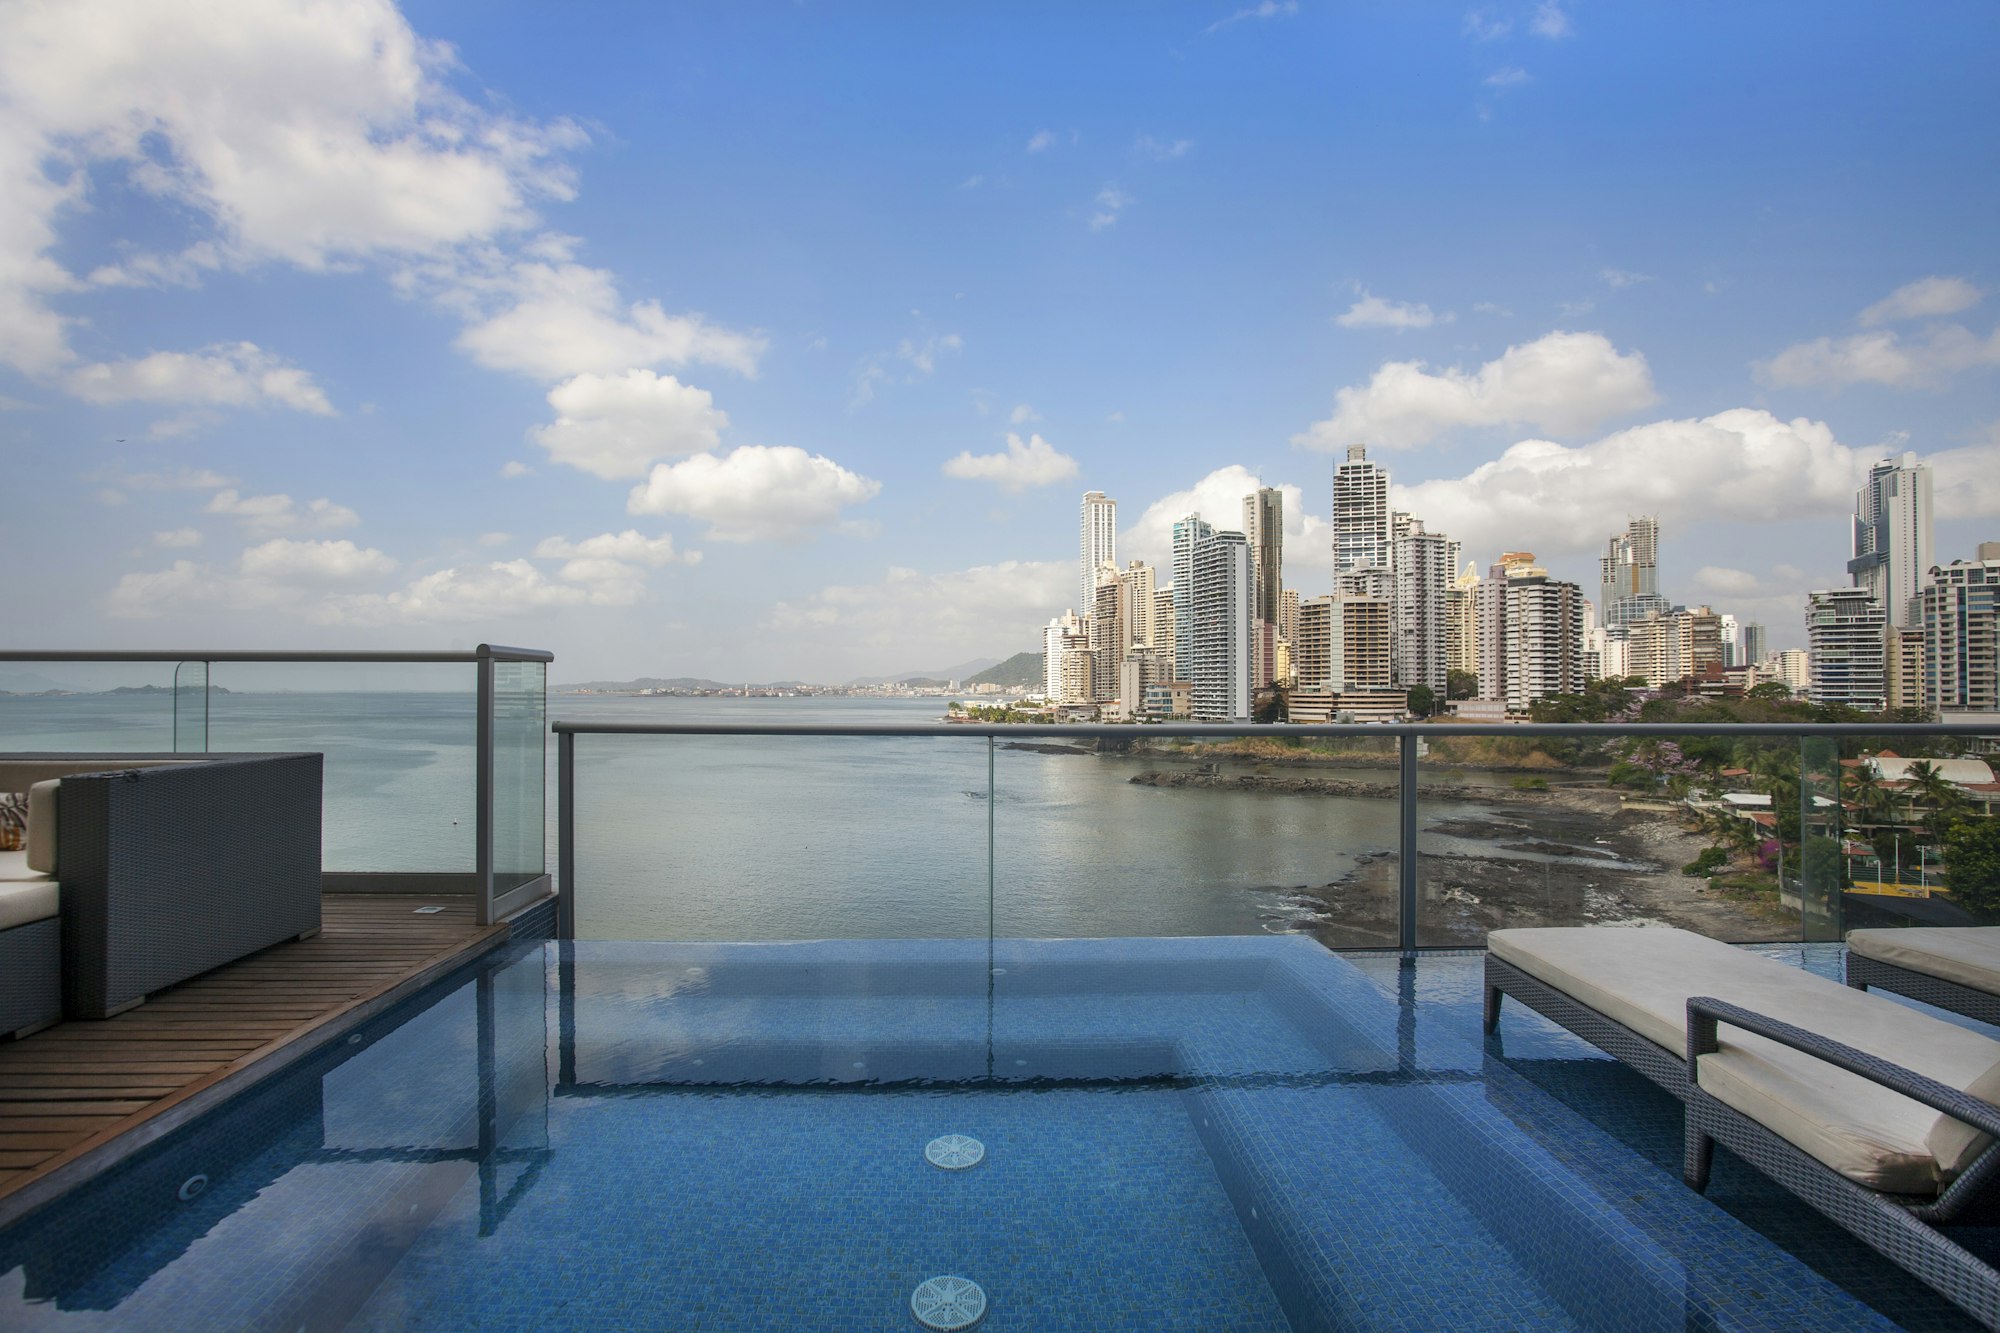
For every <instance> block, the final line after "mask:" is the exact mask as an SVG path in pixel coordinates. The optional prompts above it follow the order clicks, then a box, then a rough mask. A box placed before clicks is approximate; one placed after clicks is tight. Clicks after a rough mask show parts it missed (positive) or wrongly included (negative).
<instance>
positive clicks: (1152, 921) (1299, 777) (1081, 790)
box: [995, 727, 1398, 949]
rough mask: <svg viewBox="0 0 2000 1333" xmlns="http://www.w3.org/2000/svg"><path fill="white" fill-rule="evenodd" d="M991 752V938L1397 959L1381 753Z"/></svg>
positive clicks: (1202, 742) (1041, 739)
mask: <svg viewBox="0 0 2000 1333" xmlns="http://www.w3.org/2000/svg"><path fill="white" fill-rule="evenodd" d="M1131 732H1132V735H1131V737H1130V738H1129V739H1127V738H1126V737H1124V736H1122V735H1121V736H1119V737H1116V738H1113V739H1106V740H1072V739H1069V738H1066V737H1064V736H1062V735H1061V734H1056V735H1037V736H1024V737H1022V738H1021V739H1019V740H1011V739H1007V738H1005V737H1002V738H1000V739H999V740H997V741H996V746H997V768H998V781H997V783H996V791H997V793H998V797H997V805H996V809H995V818H996V826H997V834H998V838H997V842H998V849H997V857H996V898H997V906H996V926H995V929H996V933H997V934H999V935H1000V936H1001V937H1003V938H1077V937H1094V938H1104V937H1117V936H1219V935H1265V934H1272V933H1286V932H1298V933H1303V934H1307V935H1310V936H1312V937H1313V938H1315V939H1317V940H1319V941H1321V942H1322V943H1324V944H1326V945H1327V946H1328V947H1331V948H1338V949H1352V948H1393V947H1395V945H1396V942H1397V903H1398V897H1397V882H1396V869H1397V803H1396V796H1397V787H1398V774H1397V749H1396V743H1395V740H1394V738H1377V737H1346V736H1343V737H1327V738H1325V739H1323V740H1322V739H1318V738H1304V739H1302V738H1295V737H1285V738H1274V737H1235V738H1218V739H1213V740H1211V739H1205V738H1202V739H1183V738H1169V737H1155V736H1152V735H1149V734H1148V729H1147V728H1144V727H1133V728H1131Z"/></svg>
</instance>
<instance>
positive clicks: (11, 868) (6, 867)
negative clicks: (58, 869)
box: [0, 852, 48, 884]
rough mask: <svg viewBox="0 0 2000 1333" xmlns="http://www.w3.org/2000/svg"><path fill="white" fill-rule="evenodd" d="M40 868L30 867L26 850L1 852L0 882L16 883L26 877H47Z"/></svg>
mask: <svg viewBox="0 0 2000 1333" xmlns="http://www.w3.org/2000/svg"><path fill="white" fill-rule="evenodd" d="M47 878H48V876H47V875H44V874H43V873H42V872H41V871H39V870H30V869H29V868H28V854H27V853H26V852H0V884H14V883H18V882H19V881H21V880H24V879H37V880H39V879H47Z"/></svg>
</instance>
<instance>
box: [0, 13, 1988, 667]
mask: <svg viewBox="0 0 2000 1333" xmlns="http://www.w3.org/2000/svg"><path fill="white" fill-rule="evenodd" d="M203 8H204V9H206V10H208V11H210V14H209V17H210V21H209V22H207V23H201V24H187V23H184V22H180V21H179V20H177V19H175V18H174V17H173V16H171V15H169V14H167V13H166V12H165V11H164V7H161V6H157V5H153V4H147V3H136V2H127V3H114V2H112V0H82V2H80V3H73V4H62V5H41V4H19V3H13V4H0V175H5V176H6V177H7V182H6V184H4V185H0V456H4V475H5V476H6V477H7V478H8V481H9V488H8V489H9V496H8V501H7V504H6V510H5V512H6V513H7V522H6V525H5V528H4V536H0V556H4V558H5V560H6V561H7V563H8V565H9V566H10V567H12V568H14V569H15V570H17V571H18V570H21V569H24V568H25V569H29V570H31V571H32V574H31V576H29V577H25V578H22V577H17V578H14V579H11V580H10V584H11V586H12V591H11V593H10V601H11V608H10V614H9V615H8V617H7V624H8V626H9V628H10V631H11V632H10V633H9V634H8V635H6V638H7V639H8V640H9V641H10V642H15V643H18V644H22V645H35V646H43V645H77V646H99V647H102V646H169V645H174V646H177V645H183V644H197V643H198V644H215V645H223V646H273V647H293V646H320V645H336V644H337V645H368V646H385V647H386V646H412V647H435V646H446V645H458V644H468V643H473V642H477V641H480V640H490V641H495V642H514V643H531V644H536V645H541V646H547V647H550V648H553V649H554V650H555V651H556V652H557V653H558V655H559V659H560V661H561V666H560V667H559V669H558V672H557V674H558V676H559V677H562V678H575V677H582V676H597V675H631V674H640V673H647V674H655V673H657V674H698V675H710V676H717V677H724V678H734V677H751V678H760V679H769V678H779V677H791V676H800V677H806V678H811V679H842V678H845V677H847V676H850V675H855V674H860V673H863V672H878V671H879V672H888V671H900V670H911V669H918V668H929V667H940V666H945V665H948V664H952V663H956V662H960V661H963V660H965V659H968V658H973V657H997V656H1004V655H1006V654H1007V653H1009V652H1013V651H1017V650H1020V649H1024V648H1029V647H1032V646H1034V644H1035V643H1036V641H1037V640H1036V626H1037V625H1039V624H1040V623H1041V622H1042V621H1044V620H1046V619H1047V617H1048V616H1049V615H1051V614H1053V613H1055V612H1057V611H1060V610H1062V609H1063V607H1064V605H1065V604H1066V599H1067V598H1068V597H1069V596H1070V595H1071V592H1070V590H1071V589H1072V588H1073V586H1074V577H1073V563H1074V560H1075V550H1076V505H1077V497H1078V495H1079V494H1080V493H1081V492H1082V491H1084V490H1086V489H1101V490H1104V491H1106V492H1108V493H1109V494H1111V495H1112V496H1114V497H1116V498H1117V499H1118V500H1119V501H1120V506H1121V508H1120V519H1121V526H1122V527H1123V528H1124V529H1125V530H1126V531H1125V535H1124V538H1123V541H1122V550H1121V555H1138V556H1151V555H1157V554H1159V552H1160V546H1161V544H1162V540H1163V537H1164V533H1165V529H1166V524H1167V523H1168V522H1170V521H1171V518H1172V517H1173V516H1174V513H1175V512H1176V511H1177V510H1180V509H1183V508H1185V507H1187V506H1190V505H1192V506H1195V507H1199V508H1202V509H1203V510H1204V511H1205V512H1210V513H1211V514H1220V515H1221V516H1223V517H1224V518H1225V519H1228V520H1230V521H1233V517H1234V515H1235V513H1236V500H1237V498H1238V497H1240V495H1241V494H1242V493H1243V491H1244V490H1245V489H1247V487H1248V486H1249V485H1250V484H1252V483H1253V481H1254V480H1255V479H1256V478H1261V479H1262V480H1263V481H1264V482H1266V483H1267V484H1274V485H1283V486H1286V487H1288V488H1290V489H1289V490H1288V502H1289V503H1290V506H1291V509H1292V511H1293V514H1292V517H1291V523H1290V526H1291V531H1290V532H1289V534H1288V542H1287V562H1288V575H1289V577H1288V580H1287V581H1288V583H1290V584H1291V585H1292V586H1294V587H1296V588H1298V589H1299V590H1300V591H1301V592H1302V593H1304V594H1305V595H1308V596H1311V595H1316V594H1318V593H1321V592H1324V591H1327V590H1329V586H1330V573H1329V563H1330V562H1329V561H1328V558H1327V555H1326V552H1325V545H1326V538H1325V522H1324V520H1325V514H1326V510H1327V508H1328V506H1329V503H1330V471H1331V463H1332V460H1333V458H1334V457H1335V456H1337V453H1338V452H1339V451H1341V450H1343V449H1344V448H1345V446H1346V445H1347V444H1348V443H1356V442H1360V443H1368V444H1370V445H1371V448H1372V451H1373V454H1374V456H1376V457H1379V458H1381V459H1382V460H1383V461H1385V462H1386V463H1387V464H1388V466H1390V467H1391V468H1392V470H1393V472H1394V476H1395V480H1396V482H1397V483H1398V486H1399V488H1401V499H1402V502H1403V503H1404V504H1405V505H1406V507H1410V508H1412V509H1414V510H1415V511H1416V512H1417V513H1418V514H1419V515H1421V516H1422V517H1424V518H1425V519H1426V520H1427V521H1428V522H1429V524H1430V526H1431V527H1432V529H1433V530H1443V531H1446V532H1448V533H1450V534H1452V535H1453V536H1457V537H1460V538H1461V539H1462V540H1463V541H1464V542H1465V544H1466V548H1467V554H1468V555H1469V556H1471V557H1472V558H1474V559H1476V560H1478V561H1479V562H1480V563H1481V564H1482V565H1483V564H1485V563H1486V562H1489V561H1490V560H1491V559H1492V558H1493V557H1494V556H1495V555H1497V554H1498V552H1499V551H1500V550H1503V549H1529V550H1534V551H1537V552H1538V553H1540V554H1541V555H1542V556H1543V557H1544V560H1545V563H1547V564H1549V565H1550V566H1551V567H1552V568H1554V569H1555V570H1556V571H1557V572H1559V573H1561V574H1563V575H1565V576H1568V577H1573V578H1578V579H1579V580H1581V581H1583V582H1584V583H1585V584H1586V587H1589V586H1590V585H1591V584H1592V583H1593V581H1594V575H1595V550H1596V548H1597V547H1598V546H1600V545H1601V543H1602V541H1603V538H1604V537H1605V536H1606V535H1607V534H1608V533H1610V532H1611V531H1612V530H1613V529H1614V528H1618V527H1622V525H1623V523H1624V520H1625V518H1626V516H1627V515H1628V514H1633V513H1641V512H1657V513H1659V514H1660V515H1661V517H1662V521H1663V547H1664V550H1663V570H1662V575H1663V585H1664V589H1665V591H1666V592H1667V593H1668V594H1669V595H1670V596H1672V597H1673V598H1675V599H1676V600H1679V601H1686V602H1690V603H1692V602H1704V601H1705V602H1709V603H1711V604H1713V605H1715V606H1716V607H1717V608H1718V609H1721V610H1726V611H1734V612H1736V613H1737V614H1738V615H1740V616H1742V617H1743V618H1745V619H1758V620H1762V621H1764V622H1765V623H1766V624H1767V625H1768V626H1769V627H1770V630H1771V634H1772V638H1773V640H1774V642H1776V643H1778V644H1781V645H1782V644H1790V643H1798V642H1800V641H1801V639H1802V637H1803V634H1802V625H1801V623H1800V622H1801V605H1800V604H1801V595H1802V593H1803V592H1804V590H1806V589H1807V588H1810V587H1819V586H1827V585H1829V584H1836V583H1844V582H1845V578H1844V575H1843V574H1842V572H1841V571H1842V564H1843V562H1844V560H1845V558H1846V555H1847V550H1846V539H1847V525H1846V520H1845V514H1846V513H1847V511H1848V510H1849V508H1850V507H1851V503H1852V491H1853V488H1854V485H1855V483H1856V480H1857V479H1858V475H1859V473H1860V472H1862V471H1864V470H1865V468H1866V466H1867V464H1868V462H1870V461H1872V460H1873V459H1874V458H1876V457H1879V456H1881V455H1882V454H1883V453H1885V452H1891V451H1901V450H1904V449H1911V450H1915V451H1917V452H1918V453H1919V454H1920V455H1922V456H1924V457H1926V458H1927V459H1929V460H1931V461H1932V463H1933V465H1934V467H1935V468H1936V478H1937V480H1936V484H1937V494H1938V508H1939V514H1940V518H1939V522H1938V533H1937V537H1938V540H1937V551H1938V555H1939V557H1940V558H1941V559H1949V558H1957V557H1962V556H1969V555H1970V554H1971V551H1972V547H1973V544H1974V543H1976V542H1977V541H1980V540H1993V539H1996V538H2000V392H1996V383H2000V375H1996V371H2000V290H1996V289H2000V256H1996V254H1995V237H1996V236H2000V228H1996V223H2000V207H1996V205H2000V180H1996V173H1995V172H1994V170H1993V163H1994V162H1995V161H1996V160H2000V142H1996V140H2000V68H1996V66H2000V8H1996V7H1994V6H1993V5H1991V4H1990V3H1982V4H1964V5H1952V4H1944V3H1939V4H1928V5H1925V6H1922V7H1917V8H1904V7H1896V6H1881V5H1868V6H1863V5H1840V4H1834V5H1827V4H1812V5H1805V4H1800V5H1760V6H1738V5H1721V4H1717V5H1680V4H1674V5H1668V4H1656V5H1647V4H1611V3H1605V2H1604V0H1579V2H1577V3H1536V2H1533V0H1530V2H1529V3H1514V4H1497V3H1496V4H1489V5H1481V6H1466V5H1435V6H1432V5H1390V4H1344V5H1341V4H1314V3H1310V0H1300V3H1298V4H1297V5H1292V4H1285V3H1264V4H1256V5H1249V6H1242V5H1236V4H1229V3H1223V4H1205V5H1174V6H1162V5H1155V4H1130V5H1118V4H1094V5H1087V6H1071V5H1047V6H1018V5H1009V6H992V7H987V8H977V9H975V8H971V7H965V6H953V7H928V6H916V5H910V6H887V5H877V6H834V5H798V6H792V7H788V8H780V7H776V6H743V5H720V4H716V5H685V6H672V7H667V6H650V5H648V6H640V5H633V6H614V5H592V6H546V5H527V4H500V3H493V2H492V0H479V3H470V2H469V0H464V2H453V3H422V4H409V5H405V6H404V7H402V8H401V9H397V8H396V7H394V6H392V5H388V4H381V3H358V2H357V3H345V4H314V5H303V4H302V5H285V4H274V3H273V4H251V3H241V2H238V0H230V2H228V3H224V2H223V0H211V3H208V4H206V5H205V6H203ZM1010 437H1011V443H1010ZM1592 591H1593V592H1594V589H1592Z"/></svg>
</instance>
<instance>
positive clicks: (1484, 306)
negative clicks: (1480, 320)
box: [1472, 301, 1514, 317]
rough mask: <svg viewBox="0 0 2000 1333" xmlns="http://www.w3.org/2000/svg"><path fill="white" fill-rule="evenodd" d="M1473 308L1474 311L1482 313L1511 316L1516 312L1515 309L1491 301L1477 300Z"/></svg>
mask: <svg viewBox="0 0 2000 1333" xmlns="http://www.w3.org/2000/svg"><path fill="white" fill-rule="evenodd" d="M1472 309H1473V313H1475V314H1480V315H1500V316H1503V317H1511V316H1512V315H1513V313H1514V312H1513V311H1511V310H1509V309H1508V308H1507V307H1506V306H1504V305H1496V304H1494V303H1493V302H1491V301H1475V302H1473V305H1472Z"/></svg>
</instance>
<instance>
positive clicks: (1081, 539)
mask: <svg viewBox="0 0 2000 1333" xmlns="http://www.w3.org/2000/svg"><path fill="white" fill-rule="evenodd" d="M1078 526H1079V532H1078V540H1077V561H1078V568H1077V583H1076V604H1077V605H1078V606H1080V607H1082V608H1083V609H1084V611H1085V612H1088V611H1089V610H1090V608H1091V607H1093V606H1095V605H1096V604H1097V571H1098V569H1099V567H1100V566H1103V565H1112V566H1114V567H1115V566H1116V565H1117V564H1118V502H1117V501H1116V500H1108V499H1106V498H1105V496H1104V492H1103V491H1090V492H1088V493H1086V494H1085V495H1084V497H1083V515H1082V521H1081V523H1080V524H1079V525H1078Z"/></svg>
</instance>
